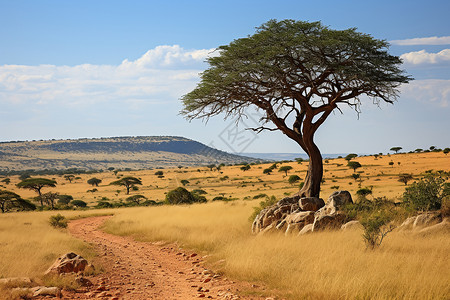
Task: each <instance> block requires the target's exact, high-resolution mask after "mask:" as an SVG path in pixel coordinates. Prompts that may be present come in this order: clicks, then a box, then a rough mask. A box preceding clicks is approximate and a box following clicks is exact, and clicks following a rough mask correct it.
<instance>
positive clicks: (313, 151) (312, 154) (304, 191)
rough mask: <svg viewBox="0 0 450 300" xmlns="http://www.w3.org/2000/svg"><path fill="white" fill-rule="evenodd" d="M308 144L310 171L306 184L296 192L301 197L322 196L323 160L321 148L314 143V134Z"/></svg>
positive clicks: (307, 174)
mask: <svg viewBox="0 0 450 300" xmlns="http://www.w3.org/2000/svg"><path fill="white" fill-rule="evenodd" d="M305 144H306V145H307V150H308V151H307V154H308V156H309V165H308V171H307V173H306V177H305V184H304V185H303V187H302V188H301V190H300V191H299V192H298V193H297V194H296V195H299V196H300V197H317V198H319V196H320V185H321V183H322V177H323V161H322V154H321V153H320V150H319V148H318V147H317V146H316V144H314V142H313V140H312V136H311V137H310V138H309V143H306V141H305Z"/></svg>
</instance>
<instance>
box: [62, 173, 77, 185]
mask: <svg viewBox="0 0 450 300" xmlns="http://www.w3.org/2000/svg"><path fill="white" fill-rule="evenodd" d="M64 179H66V180H67V181H68V182H69V183H72V180H74V179H75V175H73V174H67V175H64Z"/></svg>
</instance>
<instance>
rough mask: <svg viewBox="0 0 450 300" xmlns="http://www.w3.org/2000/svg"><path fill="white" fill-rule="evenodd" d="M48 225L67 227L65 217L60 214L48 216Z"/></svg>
mask: <svg viewBox="0 0 450 300" xmlns="http://www.w3.org/2000/svg"><path fill="white" fill-rule="evenodd" d="M49 223H50V225H52V226H53V227H55V228H66V227H67V219H66V217H64V216H63V215H61V214H57V215H54V216H50V219H49Z"/></svg>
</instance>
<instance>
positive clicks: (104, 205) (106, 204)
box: [95, 201, 113, 208]
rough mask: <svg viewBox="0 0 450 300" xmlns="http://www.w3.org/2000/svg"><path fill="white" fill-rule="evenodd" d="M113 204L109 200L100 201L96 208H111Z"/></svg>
mask: <svg viewBox="0 0 450 300" xmlns="http://www.w3.org/2000/svg"><path fill="white" fill-rule="evenodd" d="M111 207H113V205H112V204H111V203H110V202H108V201H98V203H97V205H96V206H95V208H111Z"/></svg>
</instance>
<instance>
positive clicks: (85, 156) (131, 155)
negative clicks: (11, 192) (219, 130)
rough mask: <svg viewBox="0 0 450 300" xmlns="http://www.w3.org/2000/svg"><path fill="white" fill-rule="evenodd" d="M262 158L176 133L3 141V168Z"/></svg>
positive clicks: (162, 164)
mask: <svg viewBox="0 0 450 300" xmlns="http://www.w3.org/2000/svg"><path fill="white" fill-rule="evenodd" d="M258 160H261V159H257V158H251V157H244V156H239V155H235V154H230V153H227V152H224V151H220V150H217V149H213V148H211V147H208V146H206V145H204V144H202V143H200V142H197V141H193V140H190V139H187V138H183V137H176V136H139V137H111V138H95V139H77V140H49V141H42V140H41V141H17V142H0V171H13V170H14V171H22V170H29V169H33V170H45V169H49V170H50V169H56V170H62V169H69V168H78V169H87V170H99V169H107V168H110V167H114V168H122V169H123V168H131V169H148V168H158V167H170V166H180V165H181V166H195V165H199V166H200V165H206V164H220V163H225V164H234V163H241V162H249V163H251V162H256V161H258Z"/></svg>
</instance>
